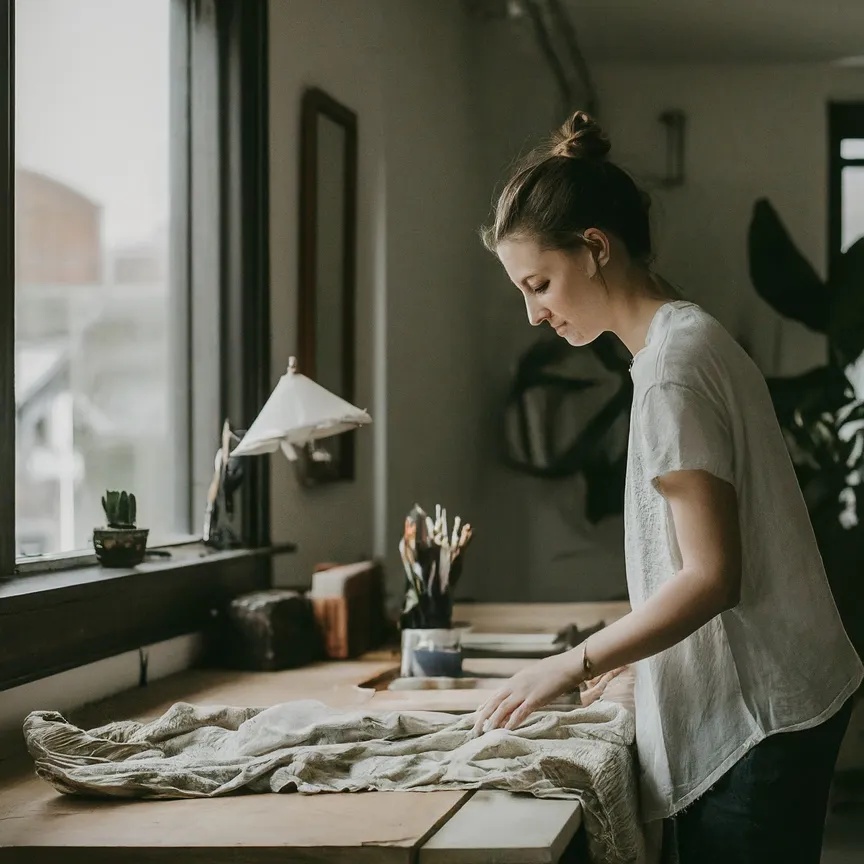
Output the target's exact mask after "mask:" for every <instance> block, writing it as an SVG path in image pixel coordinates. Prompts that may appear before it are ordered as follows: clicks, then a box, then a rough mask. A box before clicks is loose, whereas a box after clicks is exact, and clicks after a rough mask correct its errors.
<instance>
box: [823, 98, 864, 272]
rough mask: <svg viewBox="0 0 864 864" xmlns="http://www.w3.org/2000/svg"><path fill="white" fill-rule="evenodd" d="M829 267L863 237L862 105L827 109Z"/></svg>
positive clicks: (836, 105) (863, 128) (863, 126)
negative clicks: (840, 254)
mask: <svg viewBox="0 0 864 864" xmlns="http://www.w3.org/2000/svg"><path fill="white" fill-rule="evenodd" d="M829 127H830V132H829V148H830V151H829V172H830V178H829V190H830V191H829V203H828V210H829V213H828V224H829V264H831V263H832V262H833V261H834V259H835V258H836V257H837V255H838V254H839V253H840V252H845V251H846V250H847V249H848V248H849V247H850V246H851V245H852V244H853V243H854V242H855V241H856V240H858V239H859V238H860V237H864V104H859V103H835V104H833V105H831V106H830V108H829Z"/></svg>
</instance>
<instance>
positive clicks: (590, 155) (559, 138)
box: [552, 111, 612, 162]
mask: <svg viewBox="0 0 864 864" xmlns="http://www.w3.org/2000/svg"><path fill="white" fill-rule="evenodd" d="M611 147H612V145H611V144H610V143H609V138H608V137H607V136H606V133H605V132H604V131H603V130H602V129H601V128H600V126H599V125H598V123H597V121H596V120H594V118H593V117H591V116H590V115H588V114H586V113H585V112H584V111H577V112H576V113H575V114H574V115H573V116H572V117H570V119H569V120H567V122H566V123H565V124H564V125H563V126H562V127H561V128H560V129H559V130H558V131H557V132H556V133H555V134H554V135H553V136H552V155H553V156H563V157H565V158H567V159H585V160H590V161H593V162H602V161H603V160H604V159H605V158H606V155H607V154H608V153H609V150H610V149H611Z"/></svg>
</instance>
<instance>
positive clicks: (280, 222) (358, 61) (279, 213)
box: [269, 0, 384, 583]
mask: <svg viewBox="0 0 864 864" xmlns="http://www.w3.org/2000/svg"><path fill="white" fill-rule="evenodd" d="M269 51H270V142H271V147H270V224H271V230H270V238H271V242H270V272H271V283H270V284H271V298H272V305H271V322H272V323H271V332H272V334H273V337H272V347H271V352H272V364H273V365H272V378H273V384H274V386H275V384H276V381H277V380H278V378H279V376H280V375H281V374H283V373H284V371H285V369H286V368H287V366H288V360H289V358H290V356H291V355H292V354H295V353H296V351H297V346H298V342H297V302H298V300H297V267H298V264H297V244H298V231H299V226H298V206H299V203H298V202H299V182H298V180H299V159H300V151H299V131H300V98H301V93H302V91H303V89H304V88H305V87H307V86H312V85H314V86H318V87H321V88H322V89H324V90H326V91H327V92H328V93H329V94H331V95H332V96H333V97H334V98H335V99H337V100H339V101H340V102H342V103H343V104H345V105H347V106H348V107H349V108H352V109H353V110H354V111H356V112H357V114H358V135H359V153H358V162H359V164H358V177H359V189H358V222H357V361H358V362H357V379H356V391H355V392H356V400H355V401H356V404H357V405H358V406H359V407H361V408H367V409H368V410H369V411H370V412H371V413H372V415H373V418H374V420H375V423H376V428H375V429H374V430H368V429H367V430H362V431H360V432H359V433H358V434H357V463H356V465H357V471H356V480H355V482H354V483H351V484H336V485H330V486H323V487H320V488H318V489H314V490H310V491H305V490H301V489H300V488H299V487H298V485H297V483H296V482H295V478H294V474H293V470H292V469H291V467H290V465H289V464H288V462H287V461H286V460H285V459H284V457H282V456H281V454H277V455H276V456H274V457H271V464H272V482H271V507H272V512H273V524H272V535H273V540H274V542H280V541H293V542H297V543H298V544H299V549H298V552H297V554H295V555H290V556H283V557H282V558H281V560H278V559H277V561H276V568H277V581H288V582H293V583H297V582H305V581H308V578H309V575H308V574H311V572H312V567H313V565H314V563H315V562H316V561H321V560H334V559H335V560H345V559H353V558H359V557H364V556H368V555H370V554H371V553H372V551H373V549H372V542H373V534H372V532H373V500H374V491H375V478H374V473H373V472H374V467H373V460H372V453H373V442H374V438H375V436H376V435H379V434H381V433H380V427H381V426H382V425H383V424H382V423H381V417H380V411H379V410H378V408H379V404H380V394H378V393H376V392H375V388H374V386H373V352H374V347H375V346H374V336H373V322H374V320H375V316H376V314H377V310H378V306H379V305H380V304H381V303H382V302H383V297H382V287H381V286H382V280H383V275H384V274H383V262H382V261H381V260H380V256H376V248H377V244H378V242H379V238H378V233H379V231H380V222H379V214H380V212H381V210H382V208H383V207H384V197H383V159H382V152H381V137H382V123H383V118H382V105H381V84H380V81H381V72H380V61H379V57H380V52H381V7H380V4H377V3H365V2H364V3H351V2H317V0H290V2H289V0H272V2H271V3H270V46H269ZM301 371H302V370H301Z"/></svg>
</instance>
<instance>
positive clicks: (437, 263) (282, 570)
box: [270, 0, 483, 591]
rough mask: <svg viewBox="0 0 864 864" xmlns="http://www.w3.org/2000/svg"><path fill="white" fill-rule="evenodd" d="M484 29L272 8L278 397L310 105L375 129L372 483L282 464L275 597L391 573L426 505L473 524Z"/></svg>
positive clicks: (362, 203) (371, 145)
mask: <svg viewBox="0 0 864 864" xmlns="http://www.w3.org/2000/svg"><path fill="white" fill-rule="evenodd" d="M469 36H470V33H469V24H468V19H467V18H466V16H465V14H464V12H463V9H462V4H461V2H459V0H446V2H437V3H435V4H429V3H426V2H423V0H409V2H399V3H393V2H387V0H374V2H373V0H369V2H366V0H364V2H362V3H359V2H354V0H292V2H290V3H289V2H285V0H272V2H271V3H270V40H271V44H270V58H271V59H270V63H271V82H270V93H271V106H270V134H271V167H270V175H271V195H270V200H271V283H272V297H273V301H272V329H273V349H272V350H273V382H274V384H275V382H276V380H277V378H278V376H279V375H280V374H281V373H282V371H283V370H284V369H285V367H286V366H287V363H288V358H289V356H290V355H291V354H292V353H293V352H294V351H295V350H296V345H297V328H296V318H297V315H296V310H297V233H298V222H297V201H298V179H297V165H298V121H299V105H300V95H301V92H302V90H303V88H304V87H305V86H307V85H312V84H314V85H317V86H319V87H322V88H323V89H324V90H326V91H327V92H329V93H330V94H331V95H332V96H334V97H335V98H336V99H338V100H339V101H340V102H343V103H344V104H346V105H348V106H349V107H350V108H352V109H354V110H355V111H356V112H357V114H358V117H359V178H360V181H359V183H360V186H359V202H358V207H359V209H358V250H357V251H358V271H357V312H358V318H357V329H358V332H357V361H358V362H357V398H356V402H357V404H358V405H359V406H360V407H364V408H368V409H369V411H370V413H371V414H372V417H373V426H372V427H371V428H370V429H365V430H361V431H360V432H359V433H358V437H357V441H358V463H357V469H358V470H357V479H356V481H355V482H354V483H351V484H340V485H333V486H325V487H321V488H318V489H314V490H311V491H308V490H303V489H300V488H299V487H298V486H297V484H296V482H295V481H294V478H293V475H292V471H291V469H290V466H289V465H288V464H287V463H286V462H285V461H284V460H283V459H282V458H281V457H279V456H277V457H274V458H273V461H272V466H273V467H272V471H273V474H272V480H273V482H272V506H273V514H274V515H273V539H274V541H275V542H279V541H283V540H294V541H297V542H298V544H299V550H298V553H297V554H296V555H292V556H289V557H286V558H284V559H283V560H282V561H281V562H279V564H278V568H277V574H276V578H277V582H278V583H280V584H293V585H303V584H306V583H307V582H308V580H309V575H310V574H311V571H312V567H313V565H314V563H315V562H316V561H320V560H324V559H328V560H332V559H337V560H351V559H356V558H358V557H360V556H365V555H369V554H373V553H374V554H377V555H381V554H384V555H385V556H386V557H387V563H388V576H389V579H390V585H391V589H392V590H394V591H395V589H397V588H399V587H401V579H402V577H401V568H400V566H399V563H398V552H397V550H396V544H397V542H398V537H399V534H400V533H401V527H402V521H403V519H404V516H405V514H406V512H407V511H408V509H409V508H410V507H411V505H412V504H413V503H414V502H415V500H417V501H419V502H420V503H422V504H423V505H424V506H426V507H427V508H428V509H431V508H433V507H434V504H435V503H436V502H438V501H440V502H441V503H442V504H444V505H445V506H448V507H449V508H450V509H451V512H452V511H454V510H460V511H463V512H464V513H465V514H466V515H468V514H470V513H471V512H472V511H471V503H472V499H473V496H474V493H475V488H476V475H477V470H478V469H477V458H476V447H477V444H476V441H477V440H478V439H477V437H476V434H475V433H476V428H477V425H478V417H479V411H480V405H481V403H480V401H479V400H478V399H476V394H477V392H478V391H479V389H480V385H479V381H478V378H477V374H476V369H477V363H476V360H475V358H476V357H478V356H479V351H480V339H479V335H478V332H477V315H478V306H477V298H476V296H475V292H474V286H475V281H476V278H475V277H476V267H477V266H478V265H477V261H478V259H479V254H480V253H479V250H478V248H477V243H476V240H475V237H474V234H473V231H472V228H473V227H474V226H476V225H477V224H478V223H479V221H480V219H481V217H482V213H483V206H482V199H481V198H480V197H479V189H480V188H481V187H480V186H479V184H478V177H477V172H476V170H474V167H473V160H474V156H473V151H472V149H471V142H472V140H473V136H472V134H471V124H470V120H471V112H470V105H469V100H470V98H471V93H472V91H473V88H472V87H471V86H470V84H469V81H468V76H469V62H470V61H469V58H470V54H471V45H470V42H469Z"/></svg>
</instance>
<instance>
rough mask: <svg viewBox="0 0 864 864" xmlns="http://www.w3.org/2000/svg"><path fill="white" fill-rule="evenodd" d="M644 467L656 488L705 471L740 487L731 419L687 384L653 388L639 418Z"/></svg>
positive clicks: (660, 385)
mask: <svg viewBox="0 0 864 864" xmlns="http://www.w3.org/2000/svg"><path fill="white" fill-rule="evenodd" d="M639 422H640V426H641V432H642V438H643V442H644V451H643V460H642V461H643V464H644V466H645V471H646V473H647V474H648V476H649V477H650V478H651V480H652V482H653V481H656V480H657V478H659V477H662V476H663V475H664V474H669V473H671V472H672V471H688V470H702V471H708V472H709V473H711V474H713V475H714V476H715V477H719V478H720V479H721V480H725V481H726V482H727V483H731V484H733V485H734V483H735V460H734V453H733V447H732V434H731V430H730V429H729V423H728V417H727V416H726V413H725V411H723V410H722V408H720V407H719V406H715V405H713V404H712V403H711V402H710V401H709V400H708V399H707V398H706V397H705V396H703V395H701V394H700V393H698V392H697V391H696V390H693V389H691V388H690V387H687V386H685V385H682V384H673V383H662V384H652V385H651V387H649V388H648V390H647V391H646V392H645V395H644V396H643V398H642V405H641V410H640V412H639Z"/></svg>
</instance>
